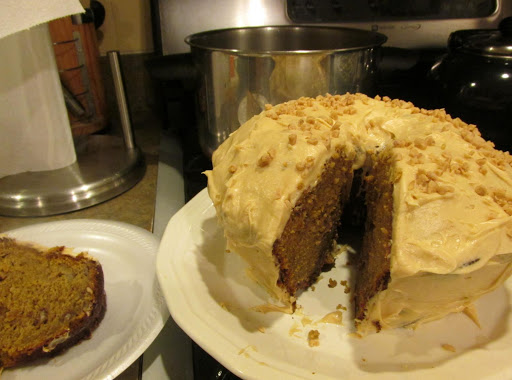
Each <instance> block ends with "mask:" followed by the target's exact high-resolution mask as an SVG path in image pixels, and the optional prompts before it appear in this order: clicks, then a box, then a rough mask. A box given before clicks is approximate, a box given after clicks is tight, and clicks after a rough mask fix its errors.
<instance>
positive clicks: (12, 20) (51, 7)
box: [0, 0, 84, 38]
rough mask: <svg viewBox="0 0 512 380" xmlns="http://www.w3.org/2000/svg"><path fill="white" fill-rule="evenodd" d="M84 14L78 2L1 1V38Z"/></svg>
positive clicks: (46, 0) (50, 0) (60, 0)
mask: <svg viewBox="0 0 512 380" xmlns="http://www.w3.org/2000/svg"><path fill="white" fill-rule="evenodd" d="M83 12H84V8H83V7H82V5H81V4H80V1H78V0H1V1H0V38H3V37H5V36H8V35H10V34H13V33H16V32H19V31H21V30H26V29H29V28H32V27H33V26H36V25H39V24H43V23H45V22H48V21H52V20H55V19H58V18H61V17H65V16H69V15H74V14H78V13H83Z"/></svg>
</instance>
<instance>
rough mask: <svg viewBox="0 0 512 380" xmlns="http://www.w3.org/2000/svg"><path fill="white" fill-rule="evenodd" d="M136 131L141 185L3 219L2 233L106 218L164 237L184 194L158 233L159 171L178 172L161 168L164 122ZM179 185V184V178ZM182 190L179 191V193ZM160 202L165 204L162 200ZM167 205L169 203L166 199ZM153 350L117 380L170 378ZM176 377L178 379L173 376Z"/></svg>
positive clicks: (163, 217)
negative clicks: (51, 211) (61, 208)
mask: <svg viewBox="0 0 512 380" xmlns="http://www.w3.org/2000/svg"><path fill="white" fill-rule="evenodd" d="M133 130H134V136H135V143H136V145H137V146H138V147H139V148H140V149H141V150H142V152H143V154H144V158H145V162H146V171H145V174H144V176H143V178H142V179H141V180H140V181H139V182H138V183H137V184H135V186H133V187H132V188H131V189H129V190H127V191H126V192H124V193H122V194H120V195H118V196H117V197H115V198H112V199H110V200H107V201H105V202H103V203H100V204H97V205H94V206H91V207H88V208H85V209H82V210H78V211H74V212H70V213H65V214H60V215H55V216H45V217H5V216H0V233H3V232H7V231H9V230H12V229H16V228H19V227H23V226H27V225H33V224H38V223H46V222H50V221H60V220H70V219H105V220H112V221H121V222H126V223H129V224H132V225H135V226H138V227H141V228H144V229H146V230H148V231H150V232H154V233H155V234H156V235H157V236H158V237H159V238H160V237H161V234H162V233H163V230H164V228H165V225H166V224H167V221H168V219H169V218H170V217H171V215H169V213H173V212H175V211H177V209H179V207H181V205H182V203H183V195H182V194H179V195H178V197H177V198H178V199H177V203H176V202H174V203H176V204H170V205H169V202H167V206H166V207H163V208H162V212H161V213H160V215H159V216H157V221H158V223H159V227H158V231H157V232H156V231H154V227H155V203H156V198H157V194H156V193H157V179H158V173H159V171H160V172H162V170H163V174H164V176H163V177H164V179H165V174H166V172H169V170H174V168H169V167H166V166H167V165H164V166H163V168H162V165H159V154H160V149H161V147H160V139H161V135H162V131H161V123H160V121H159V120H145V121H144V122H139V123H137V124H136V125H134V127H133ZM164 156H165V153H164ZM178 161H179V160H178ZM159 166H160V170H159ZM171 175H172V173H171ZM167 177H169V176H167ZM164 182H165V181H164ZM174 182H176V181H174ZM177 182H179V179H178V181H177ZM160 186H166V185H165V183H164V184H161V185H160ZM179 186H180V184H179V183H178V187H179ZM181 186H182V183H181ZM179 190H180V189H179V188H178V192H179ZM160 202H162V201H161V200H160ZM172 202H173V200H171V203H172ZM163 203H166V202H165V200H164V202H163ZM164 206H165V205H164ZM169 208H170V209H171V211H168V210H169ZM168 325H169V323H168V324H167V325H166V327H165V328H164V329H165V330H169V329H171V330H172V331H171V332H172V334H176V331H175V330H176V328H175V326H170V327H169V326H168ZM167 332H169V331H167ZM179 333H180V332H179V331H178V334H179ZM159 339H160V341H162V340H163V342H164V343H163V344H164V345H165V346H166V345H167V344H166V338H165V337H163V338H162V337H160V338H159ZM180 339H184V337H183V336H181V337H180ZM167 343H168V342H167ZM150 351H151V361H149V360H148V361H146V362H145V363H143V357H141V358H139V359H138V360H136V361H135V362H134V363H133V364H132V365H130V366H129V367H128V368H127V369H126V370H125V371H124V372H123V373H122V374H121V375H119V376H118V377H117V379H121V380H128V379H129V380H135V379H142V378H143V379H146V378H148V379H149V378H170V377H171V376H170V375H169V374H166V373H165V371H161V370H160V372H162V373H161V374H159V375H156V373H157V372H158V371H159V370H158V369H156V370H155V369H152V368H151V366H152V365H153V362H155V361H158V360H157V359H158V358H157V357H158V356H161V355H162V353H161V352H160V349H159V346H157V347H156V348H155V347H153V348H151V350H150ZM148 359H149V358H148ZM162 360H164V361H165V360H167V359H166V358H164V359H162ZM145 371H150V372H151V371H153V372H154V373H155V375H152V376H145V375H144V372H145ZM172 378H178V377H174V376H172ZM180 378H181V377H180Z"/></svg>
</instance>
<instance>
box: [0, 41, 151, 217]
mask: <svg viewBox="0 0 512 380" xmlns="http://www.w3.org/2000/svg"><path fill="white" fill-rule="evenodd" d="M108 56H109V61H110V68H111V70H112V74H113V78H114V87H115V90H116V91H115V92H116V100H117V103H118V108H119V112H120V118H121V124H122V130H123V137H118V136H109V135H89V136H85V137H83V138H81V139H79V140H77V141H75V150H76V156H77V160H76V162H75V163H73V164H71V165H69V166H66V167H64V168H61V169H56V170H48V171H38V172H24V173H19V174H15V175H10V176H7V177H3V178H0V215H4V216H13V217H34V216H50V215H57V214H63V213H67V212H72V211H77V210H81V209H84V208H86V207H90V206H94V205H97V204H99V203H102V202H104V201H107V200H109V199H112V198H114V197H116V196H118V195H120V194H122V193H124V192H125V191H127V190H129V189H130V188H132V187H133V186H135V185H136V184H137V183H138V182H139V181H140V180H141V179H142V178H143V176H144V174H145V172H146V163H145V160H144V155H143V153H142V152H141V150H140V149H139V148H138V147H137V146H136V145H135V143H134V139H133V130H132V126H131V122H130V115H129V109H128V103H127V101H126V94H125V91H124V85H123V82H124V81H123V78H122V71H121V67H120V65H119V52H117V51H113V52H109V53H108Z"/></svg>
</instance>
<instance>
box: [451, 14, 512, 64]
mask: <svg viewBox="0 0 512 380" xmlns="http://www.w3.org/2000/svg"><path fill="white" fill-rule="evenodd" d="M448 44H449V48H451V49H459V50H460V51H463V52H467V53H472V54H477V55H481V56H485V57H492V58H510V59H512V17H507V18H505V19H503V20H501V22H500V24H499V26H498V29H488V30H486V29H476V30H461V31H457V32H454V33H452V36H450V40H449V42H448Z"/></svg>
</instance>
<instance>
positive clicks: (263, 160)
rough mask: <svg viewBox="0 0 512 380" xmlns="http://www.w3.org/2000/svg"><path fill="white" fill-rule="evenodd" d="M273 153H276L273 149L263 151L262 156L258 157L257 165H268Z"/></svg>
mask: <svg viewBox="0 0 512 380" xmlns="http://www.w3.org/2000/svg"><path fill="white" fill-rule="evenodd" d="M275 155H276V151H275V149H270V150H268V151H267V153H265V154H264V155H263V156H261V157H260V159H259V160H258V166H259V167H261V168H263V167H265V166H268V165H269V164H270V163H271V162H272V160H273V159H274V157H275Z"/></svg>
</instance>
